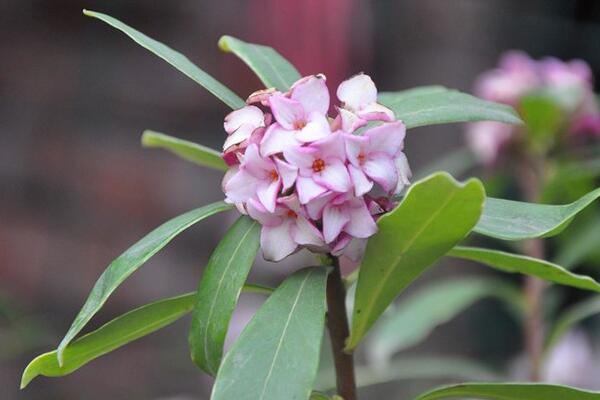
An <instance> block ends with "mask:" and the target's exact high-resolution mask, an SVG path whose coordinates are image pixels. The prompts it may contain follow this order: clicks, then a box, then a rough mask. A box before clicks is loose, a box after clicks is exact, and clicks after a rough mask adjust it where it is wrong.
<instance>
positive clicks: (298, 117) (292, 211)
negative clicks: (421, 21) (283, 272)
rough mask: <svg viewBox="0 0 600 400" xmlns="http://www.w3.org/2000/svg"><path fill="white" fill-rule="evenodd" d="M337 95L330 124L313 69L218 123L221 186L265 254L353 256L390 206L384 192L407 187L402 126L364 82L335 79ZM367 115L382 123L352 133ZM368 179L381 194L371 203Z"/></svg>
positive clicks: (320, 80) (320, 79)
mask: <svg viewBox="0 0 600 400" xmlns="http://www.w3.org/2000/svg"><path fill="white" fill-rule="evenodd" d="M338 97H339V98H340V99H341V100H342V101H343V102H344V104H343V107H338V108H336V109H337V110H338V116H337V117H336V118H335V119H334V120H330V119H329V117H328V115H327V113H328V111H329V108H330V103H329V100H330V99H329V91H328V89H327V86H326V85H325V77H324V76H322V75H312V76H307V77H304V78H302V79H300V80H298V81H297V82H296V83H294V85H292V88H291V89H290V90H289V91H288V92H286V93H281V92H279V91H277V90H275V89H265V90H260V91H258V92H254V93H253V94H251V95H250V97H248V99H247V101H246V103H247V104H249V105H248V106H245V107H243V108H242V109H240V110H237V111H234V112H232V113H231V114H229V115H228V116H227V117H226V119H225V130H226V131H227V133H228V135H229V137H228V139H227V141H226V144H225V152H224V154H223V158H224V159H225V161H226V162H227V164H228V165H229V166H230V168H229V170H228V171H227V172H226V174H225V176H224V177H223V182H222V186H223V191H224V192H225V195H226V201H227V202H230V203H234V204H235V205H236V207H237V208H238V210H239V211H240V212H241V213H243V214H248V215H249V216H250V217H251V218H254V219H255V220H257V221H259V222H260V224H261V225H262V230H261V246H262V249H263V255H264V258H265V259H267V260H271V261H279V260H281V259H283V258H285V257H287V256H288V255H290V254H292V253H294V252H296V251H297V250H298V249H299V248H302V247H304V248H308V249H309V250H311V251H314V252H322V253H332V254H335V255H343V256H346V257H349V258H351V259H352V260H358V259H359V258H360V256H361V255H362V253H363V251H364V247H365V245H366V239H367V238H368V237H370V236H372V235H373V234H375V233H376V232H377V224H376V223H375V220H376V218H378V216H379V215H381V214H383V213H385V212H388V211H390V210H391V209H392V208H393V207H394V206H395V203H394V200H393V199H392V197H391V196H392V194H393V193H398V192H399V191H401V190H402V189H403V188H404V187H405V186H406V185H408V184H409V178H410V175H411V172H410V168H409V166H408V161H407V159H406V156H405V155H404V153H403V152H402V150H403V145H404V135H405V127H404V124H403V123H402V122H400V121H394V115H393V113H392V111H391V110H389V109H387V108H385V107H383V106H381V105H380V104H377V89H376V88H375V85H374V84H373V81H372V80H371V78H369V77H368V76H366V75H362V74H361V75H357V76H355V77H353V78H351V79H349V80H348V81H346V82H343V83H342V84H341V85H340V87H339V88H338ZM259 107H260V108H259ZM369 120H374V121H377V120H378V121H383V122H384V123H383V124H381V125H380V126H376V127H372V128H370V129H368V130H367V131H366V132H364V133H361V135H360V136H359V135H358V132H356V129H357V128H360V127H362V126H365V125H366V124H367V123H368V121H369ZM353 134H354V135H353ZM375 183H377V184H378V187H379V186H381V188H383V190H384V191H385V192H386V193H385V194H384V195H383V196H382V197H380V198H378V199H377V200H374V199H373V198H372V197H370V196H369V195H368V194H367V193H368V192H370V191H371V189H372V188H373V186H374V184H375ZM377 190H378V191H380V192H381V190H380V189H377Z"/></svg>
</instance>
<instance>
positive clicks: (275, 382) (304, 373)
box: [211, 267, 328, 400]
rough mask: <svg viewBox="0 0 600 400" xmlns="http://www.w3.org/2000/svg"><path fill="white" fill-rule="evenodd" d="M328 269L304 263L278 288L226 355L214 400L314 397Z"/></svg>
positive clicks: (218, 377) (267, 399)
mask: <svg viewBox="0 0 600 400" xmlns="http://www.w3.org/2000/svg"><path fill="white" fill-rule="evenodd" d="M327 271H328V270H327V268H325V267H312V268H305V269H302V270H300V271H298V272H296V273H294V274H293V275H291V276H289V277H288V278H287V279H286V280H285V281H284V282H283V283H282V284H281V286H279V288H277V289H276V290H275V292H273V294H272V295H271V296H270V297H269V298H268V299H267V301H266V302H265V303H264V304H263V305H262V307H261V308H260V309H259V310H258V312H257V313H256V315H255V316H254V318H253V319H252V320H251V321H250V323H249V324H248V325H247V326H246V328H245V329H244V330H243V332H242V333H241V335H240V337H239V338H238V340H237V341H236V342H235V343H234V345H233V346H232V348H231V349H230V350H229V352H228V353H227V354H226V355H225V357H224V358H223V364H222V365H221V368H220V369H219V373H218V374H217V379H216V382H215V385H214V386H213V392H212V396H211V399H212V400H230V399H237V400H281V399H308V398H309V396H310V393H311V391H312V388H313V383H314V379H315V376H316V373H317V368H318V365H319V352H320V349H321V339H322V337H323V328H324V323H325V286H326V281H327Z"/></svg>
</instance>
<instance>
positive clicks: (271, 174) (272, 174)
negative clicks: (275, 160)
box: [269, 169, 279, 182]
mask: <svg viewBox="0 0 600 400" xmlns="http://www.w3.org/2000/svg"><path fill="white" fill-rule="evenodd" d="M269 178H270V179H271V181H273V182H275V181H276V180H277V179H279V174H278V173H277V171H275V170H274V169H272V170H271V172H269Z"/></svg>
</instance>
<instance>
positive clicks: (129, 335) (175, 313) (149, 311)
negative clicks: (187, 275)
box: [21, 285, 272, 389]
mask: <svg viewBox="0 0 600 400" xmlns="http://www.w3.org/2000/svg"><path fill="white" fill-rule="evenodd" d="M244 291H246V292H251V293H263V294H269V293H271V292H272V289H269V288H266V287H262V286H257V285H246V286H244ZM195 296H196V293H194V292H192V293H187V294H184V295H181V296H177V297H171V298H168V299H163V300H159V301H156V302H153V303H150V304H146V305H144V306H141V307H139V308H136V309H135V310H132V311H129V312H128V313H126V314H123V315H121V316H119V317H118V318H115V319H113V320H112V321H110V322H108V323H106V324H104V325H102V326H101V327H100V328H98V329H96V330H95V331H93V332H90V333H88V334H86V335H84V336H82V337H81V338H79V339H77V340H75V341H74V342H73V343H71V344H70V345H69V346H67V348H66V349H65V352H64V363H63V366H62V367H60V366H59V365H58V361H57V358H56V351H51V352H48V353H44V354H41V355H39V356H38V357H36V358H34V359H33V360H32V361H31V362H30V363H29V365H27V368H25V371H24V372H23V377H22V379H21V389H23V388H24V387H25V386H27V385H28V384H29V382H31V381H32V380H33V379H34V378H35V377H37V376H39V375H43V376H51V377H56V376H64V375H68V374H70V373H71V372H73V371H75V370H77V369H79V368H81V367H82V366H84V365H85V364H87V363H88V362H90V361H92V360H94V359H96V358H98V357H100V356H102V355H104V354H107V353H109V352H111V351H113V350H115V349H118V348H119V347H122V346H124V345H126V344H127V343H130V342H132V341H134V340H136V339H139V338H141V337H143V336H146V335H148V334H150V333H152V332H156V331H157V330H159V329H161V328H163V327H165V326H167V325H169V324H171V323H173V322H175V321H176V320H177V319H179V318H180V317H182V316H183V315H185V314H187V313H188V312H190V311H191V310H192V306H193V304H194V298H195Z"/></svg>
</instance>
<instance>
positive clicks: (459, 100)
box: [379, 86, 521, 128]
mask: <svg viewBox="0 0 600 400" xmlns="http://www.w3.org/2000/svg"><path fill="white" fill-rule="evenodd" d="M379 102H380V103H381V104H383V105H385V106H387V107H389V108H391V109H392V110H393V111H394V113H395V114H396V118H398V119H400V120H402V121H403V122H404V124H405V125H406V127H407V128H416V127H418V126H426V125H435V124H446V123H452V122H467V121H498V122H505V123H508V124H520V123H521V120H520V119H519V117H518V116H517V114H516V113H515V111H514V110H513V109H512V108H510V107H509V106H506V105H504V104H498V103H492V102H489V101H484V100H481V99H478V98H476V97H473V96H471V95H468V94H466V93H461V92H459V91H456V90H450V89H446V88H444V87H442V86H425V87H420V88H414V89H408V90H403V91H400V92H382V93H380V94H379Z"/></svg>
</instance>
